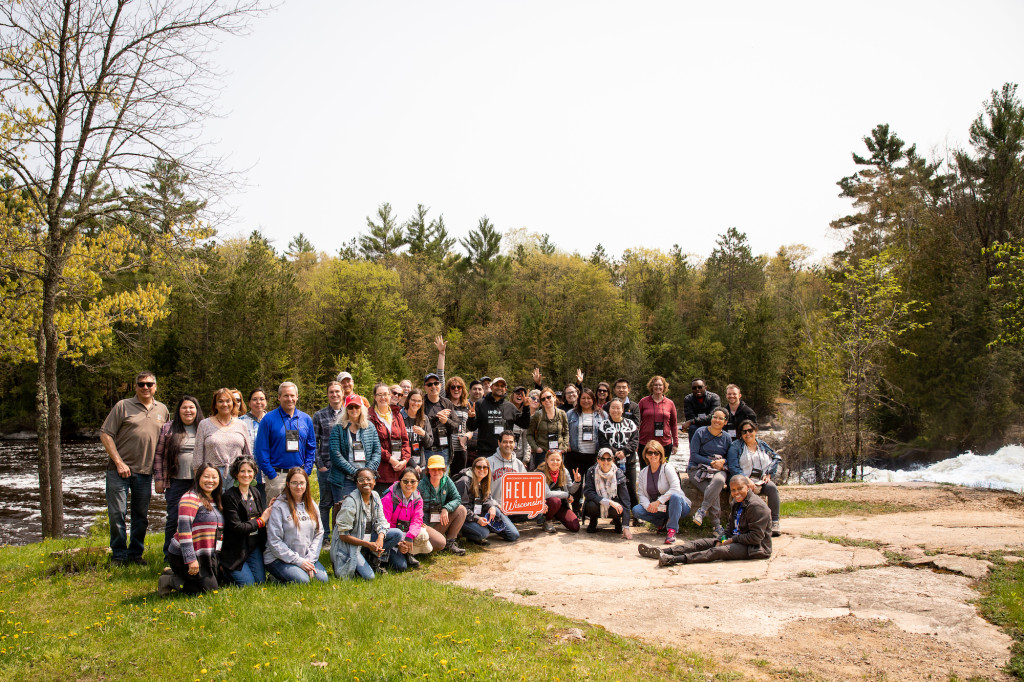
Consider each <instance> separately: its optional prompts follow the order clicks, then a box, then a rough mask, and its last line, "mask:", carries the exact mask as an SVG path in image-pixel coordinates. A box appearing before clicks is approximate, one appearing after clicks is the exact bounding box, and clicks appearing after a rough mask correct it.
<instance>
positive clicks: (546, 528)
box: [544, 521, 555, 533]
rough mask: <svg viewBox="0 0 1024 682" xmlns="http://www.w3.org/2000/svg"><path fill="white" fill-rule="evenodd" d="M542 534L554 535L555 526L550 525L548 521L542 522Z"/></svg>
mask: <svg viewBox="0 0 1024 682" xmlns="http://www.w3.org/2000/svg"><path fill="white" fill-rule="evenodd" d="M544 532H545V533H554V532H555V524H553V523H551V522H550V521H545V522H544Z"/></svg>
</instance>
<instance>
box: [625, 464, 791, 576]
mask: <svg viewBox="0 0 1024 682" xmlns="http://www.w3.org/2000/svg"><path fill="white" fill-rule="evenodd" d="M729 492H730V493H731V497H732V510H731V511H730V513H729V519H730V523H729V530H728V531H727V532H726V537H725V538H724V539H723V538H700V539H699V540H693V541H691V542H687V543H685V544H682V545H679V546H678V547H669V548H668V549H667V550H661V549H660V548H658V547H655V546H654V545H644V544H641V545H639V546H638V547H637V551H639V552H640V556H645V557H649V558H651V559H657V560H658V565H659V566H674V565H675V564H700V563H704V562H707V561H735V560H737V559H767V558H768V557H770V556H771V555H772V533H771V522H772V514H771V511H770V510H769V509H768V504H767V503H766V502H765V501H764V500H762V499H761V498H760V497H758V495H757V493H755V492H754V491H753V489H752V487H751V485H750V479H749V478H747V477H746V476H743V475H738V476H733V477H732V480H731V481H730V482H729Z"/></svg>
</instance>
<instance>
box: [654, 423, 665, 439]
mask: <svg viewBox="0 0 1024 682" xmlns="http://www.w3.org/2000/svg"><path fill="white" fill-rule="evenodd" d="M654 435H655V436H664V435H665V422H654Z"/></svg>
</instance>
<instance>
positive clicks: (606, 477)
mask: <svg viewBox="0 0 1024 682" xmlns="http://www.w3.org/2000/svg"><path fill="white" fill-rule="evenodd" d="M617 471H618V469H617V468H616V467H612V468H611V469H609V471H608V473H607V474H606V473H605V472H603V471H601V465H600V464H598V465H597V466H595V467H594V487H595V488H597V496H598V498H599V499H600V500H601V518H607V517H608V507H609V506H610V505H609V504H608V503H609V502H610V501H611V499H612V498H613V497H615V494H616V492H618V487H619V486H618V484H617V477H616V475H615V474H616V472H617Z"/></svg>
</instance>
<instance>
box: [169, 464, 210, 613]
mask: <svg viewBox="0 0 1024 682" xmlns="http://www.w3.org/2000/svg"><path fill="white" fill-rule="evenodd" d="M221 485H222V484H221V477H220V471H219V470H218V469H217V467H215V466H212V465H210V464H201V465H200V466H199V467H198V468H197V469H196V476H195V479H194V481H193V483H192V488H191V489H190V490H189V491H188V492H187V493H185V494H184V495H182V496H181V501H180V502H179V503H178V531H177V532H176V533H175V534H174V538H173V539H172V540H171V544H170V546H169V547H168V548H167V553H168V560H169V562H170V564H171V570H172V571H173V572H174V576H175V577H177V578H178V581H176V582H178V585H179V589H181V591H182V592H184V593H185V594H199V593H200V592H206V591H208V590H215V589H217V552H218V550H219V549H220V539H221V530H222V529H223V527H224V517H223V516H222V515H221V509H222V506H221ZM161 577H163V576H161ZM182 583H184V584H183V585H182Z"/></svg>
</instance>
